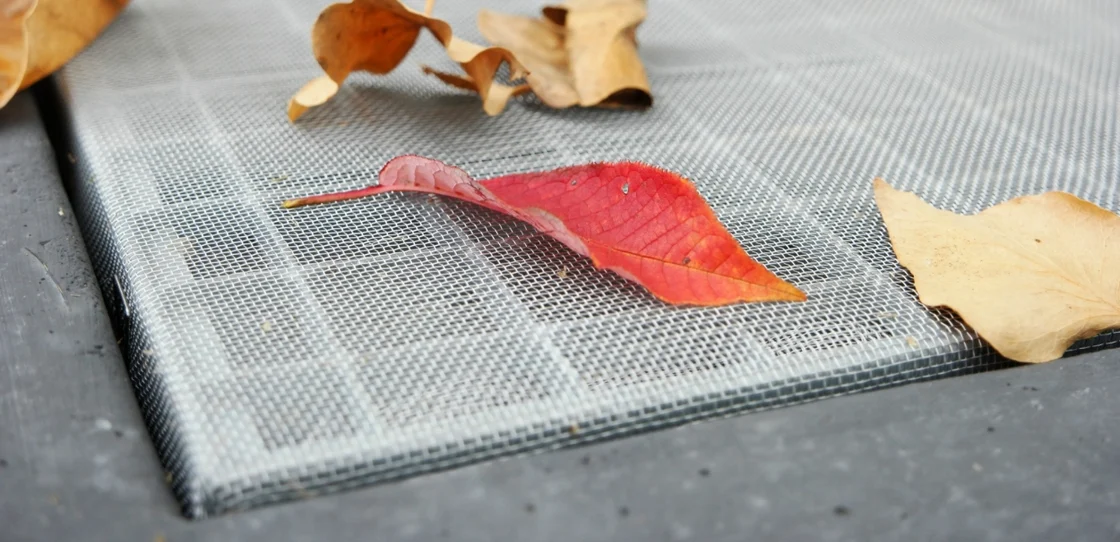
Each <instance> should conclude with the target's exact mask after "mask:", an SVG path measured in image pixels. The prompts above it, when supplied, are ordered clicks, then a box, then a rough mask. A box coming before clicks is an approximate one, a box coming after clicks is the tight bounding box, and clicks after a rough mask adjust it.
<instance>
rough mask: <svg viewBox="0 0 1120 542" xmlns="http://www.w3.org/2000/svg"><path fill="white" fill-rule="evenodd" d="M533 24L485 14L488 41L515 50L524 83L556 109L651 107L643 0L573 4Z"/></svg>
mask: <svg viewBox="0 0 1120 542" xmlns="http://www.w3.org/2000/svg"><path fill="white" fill-rule="evenodd" d="M542 15H543V16H542V17H541V18H540V19H534V18H531V17H524V16H519V15H507V14H502V13H496V12H492V11H486V10H483V11H482V12H481V13H479V16H478V28H479V31H481V32H482V35H483V36H484V37H485V38H486V39H487V41H489V42H491V43H493V44H495V45H498V46H501V47H505V48H507V49H509V50H510V51H513V53H514V54H515V55H517V58H518V59H520V60H521V61H522V62H523V63H524V64H525V66H526V67H527V68H528V69H529V75H528V76H527V77H526V82H527V83H528V84H529V86H530V87H532V89H533V92H534V93H536V94H537V96H539V97H540V99H541V101H543V102H544V103H545V104H547V105H549V106H551V107H555V108H566V107H571V106H574V105H579V106H583V107H592V106H596V107H624V108H646V107H649V106H651V105H652V104H653V98H652V95H651V93H650V87H649V80H648V78H647V75H646V71H645V66H643V64H642V61H641V58H640V57H639V55H638V44H637V40H636V38H635V31H636V29H637V27H638V26H639V25H640V24H641V23H642V22H643V21H644V20H645V17H646V5H645V2H643V1H642V0H575V1H569V2H566V3H564V4H562V5H559V6H547V7H545V8H544V9H543V12H542Z"/></svg>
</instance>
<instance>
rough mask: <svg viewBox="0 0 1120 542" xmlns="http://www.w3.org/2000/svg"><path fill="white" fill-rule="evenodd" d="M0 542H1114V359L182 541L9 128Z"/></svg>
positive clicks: (573, 453)
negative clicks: (970, 541) (390, 541)
mask: <svg viewBox="0 0 1120 542" xmlns="http://www.w3.org/2000/svg"><path fill="white" fill-rule="evenodd" d="M0 172H2V176H0V194H3V198H0V323H2V324H3V325H2V329H0V541H3V542H15V541H31V540H35V541H40V540H42V541H60V540H83V541H114V542H116V541H131V540H143V541H166V542H179V541H185V540H269V541H274V540H395V541H408V540H443V539H446V540H470V541H475V540H477V541H493V540H510V541H513V540H517V541H522V540H525V541H528V540H564V541H567V540H587V541H593V540H636V541H643V542H644V541H653V540H699V541H705V542H707V541H722V540H729V541H730V540H736V541H738V540H853V541H856V540H859V541H864V540H906V541H917V540H990V541H997V540H1000V541H1002V540H1006V541H1016V542H1022V541H1030V540H1094V541H1095V540H1120V446H1118V445H1120V421H1118V420H1120V415H1118V413H1120V353H1118V352H1117V351H1116V350H1113V351H1110V352H1102V353H1096V354H1089V355H1083V356H1078V357H1075V358H1070V359H1065V360H1060V361H1057V362H1053V363H1050V364H1044V365H1038V366H1023V367H1016V368H1013V369H1008V370H1004V371H998V372H991V373H984V374H978V375H973V376H967V377H959V378H954V379H949V380H941V381H936V382H928V383H920V384H912V385H908V386H904V387H899V388H892V389H887V390H881V391H875V392H869V393H864V394H860V395H855V396H849V397H843V398H838V399H832V400H826V401H819V402H815V403H810V404H805V405H799V406H793V407H788V408H784V409H780V410H774V411H769V412H762V413H756V414H751V415H745V416H739V417H734V418H728V419H721V420H715V421H709V422H704V423H697V424H692V425H689V426H685V427H681V428H678V429H673V430H668V431H663V432H658V433H653V434H648V435H644V436H638V437H633V438H628V439H625V440H620V441H615V442H609V443H603V444H598V445H593V446H588V447H585V448H579V449H571V450H566V451H562V452H554V453H545V454H539V455H533V456H527V457H515V458H511V459H507V460H503V461H497V462H491V463H486V464H480V465H476V466H472V467H468V468H462V469H458V470H453V471H448V472H443V473H438V474H433V475H428V476H423V477H419V478H414V479H411V480H407V481H404V482H401V483H394V484H387V485H382V486H378V487H372V488H366V489H360V490H355V491H351V492H348V493H344V494H339V495H333V496H328V497H320V498H314V499H310V500H307V501H302V502H297V503H290V504H284V505H277V506H272V507H268V508H264V509H260V510H256V511H252V512H246V513H239V514H232V515H227V516H224V517H220V518H215V519H211V520H206V521H200V522H189V521H187V520H185V519H183V518H182V517H181V516H180V515H179V510H178V505H177V503H176V502H175V501H174V499H173V498H172V496H171V493H170V492H169V490H168V489H167V487H166V484H165V482H164V473H163V470H162V468H161V467H160V464H159V462H158V459H157V457H156V455H155V452H154V450H153V448H152V446H151V443H150V439H149V437H148V434H147V432H146V430H145V428H144V426H143V422H142V420H141V417H140V413H139V410H138V407H137V405H136V402H135V399H134V398H133V395H132V393H131V388H130V385H129V382H128V378H127V374H126V372H125V367H124V362H123V361H122V359H121V357H120V352H119V350H118V349H117V346H116V343H115V339H114V337H113V334H112V331H111V328H110V325H109V322H108V320H107V317H106V316H105V312H104V310H103V306H102V300H101V298H100V294H99V292H98V290H97V288H96V286H95V282H94V280H93V277H92V275H91V270H90V267H89V262H88V258H87V256H86V253H85V251H84V247H83V244H82V241H81V238H80V235H79V233H78V230H77V227H76V225H75V224H74V223H73V221H72V220H71V213H70V210H69V206H68V204H67V200H66V197H65V192H64V190H63V188H62V185H61V183H60V182H59V180H58V175H57V167H56V165H55V162H54V157H53V155H52V151H51V147H50V144H49V142H48V140H47V138H46V136H45V134H44V131H43V129H42V126H41V124H40V123H39V120H38V118H37V115H36V112H35V103H34V101H33V100H32V99H31V97H30V96H29V95H27V94H26V93H23V94H20V95H19V96H17V97H16V99H15V100H14V101H13V103H11V104H10V105H9V106H8V107H6V108H4V109H3V110H0Z"/></svg>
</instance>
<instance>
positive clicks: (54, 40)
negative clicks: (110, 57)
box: [0, 0, 128, 107]
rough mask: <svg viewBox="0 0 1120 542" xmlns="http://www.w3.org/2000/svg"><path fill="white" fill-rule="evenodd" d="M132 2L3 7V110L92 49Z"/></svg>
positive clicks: (60, 1)
mask: <svg viewBox="0 0 1120 542" xmlns="http://www.w3.org/2000/svg"><path fill="white" fill-rule="evenodd" d="M126 5H128V0H3V1H2V2H0V107H3V106H4V105H6V104H7V103H8V101H9V100H11V99H12V96H14V95H15V93H16V92H18V91H20V90H22V89H25V88H27V87H29V86H31V85H33V84H35V83H36V82H38V81H39V80H40V79H42V78H43V77H46V76H48V75H50V74H51V73H53V72H54V71H55V70H57V69H58V68H60V67H62V65H64V64H66V63H67V62H68V61H70V59H71V58H73V57H74V55H76V54H78V52H80V51H81V50H82V49H84V48H85V47H86V46H87V45H89V44H90V42H92V41H93V40H94V39H95V38H96V37H97V36H98V35H99V34H101V31H102V30H104V29H105V27H106V26H108V25H109V23H110V22H112V21H113V19H115V18H116V17H117V15H118V14H119V13H120V12H121V10H123V9H124V8H125V6H126Z"/></svg>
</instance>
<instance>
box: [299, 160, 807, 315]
mask: <svg viewBox="0 0 1120 542" xmlns="http://www.w3.org/2000/svg"><path fill="white" fill-rule="evenodd" d="M378 182H379V184H377V185H375V186H370V187H367V188H362V189H359V190H352V191H349V192H340V193H336V194H324V195H320V196H311V197H306V198H299V199H293V200H288V201H285V202H284V207H299V206H301V205H308V204H312V203H325V202H330V201H340V200H347V199H353V198H359V197H363V196H370V195H374V194H380V193H382V192H399V191H412V192H430V193H434V194H441V195H445V196H452V197H455V198H459V199H462V200H466V201H470V202H473V203H476V204H478V205H482V206H484V207H488V208H490V209H493V210H495V211H499V212H502V213H506V214H508V215H512V216H514V217H516V218H518V219H521V220H524V221H525V222H528V223H529V224H532V225H533V226H534V227H535V228H537V229H538V230H540V231H541V232H544V233H546V234H548V235H550V236H552V237H553V238H555V239H557V240H559V241H560V242H561V243H564V245H566V246H567V247H568V248H570V249H572V250H574V251H576V252H578V253H579V254H582V255H583V256H587V257H589V258H591V261H592V262H593V263H594V264H595V267H597V268H600V269H610V270H611V271H614V272H615V273H618V274H619V275H621V276H623V277H625V278H627V279H630V280H632V281H634V282H637V283H638V284H641V285H642V286H644V287H646V289H648V290H649V291H650V292H651V293H652V294H653V295H655V296H657V297H658V298H659V299H661V300H662V301H665V302H667V303H672V304H678V305H725V304H729V303H734V302H737V301H747V302H752V301H804V300H805V294H804V293H803V292H801V291H800V290H798V289H797V288H795V287H794V286H793V285H791V284H789V283H787V282H785V281H783V280H781V279H779V278H778V277H776V276H774V275H773V274H772V273H770V271H768V270H767V269H766V268H765V267H763V266H762V265H760V264H759V263H758V262H756V261H754V260H752V259H751V258H750V256H747V253H746V252H744V251H743V249H742V247H740V246H739V244H738V243H737V242H736V241H735V238H733V237H732V236H731V234H729V233H728V232H727V230H726V229H725V228H724V227H723V225H722V224H720V222H719V219H718V218H716V215H715V213H713V212H712V210H711V208H710V207H708V204H707V203H706V202H705V201H704V198H703V197H701V196H700V194H699V193H698V192H697V191H696V188H695V187H694V186H693V185H692V183H690V182H689V181H688V180H687V179H685V178H683V177H681V176H679V175H676V174H674V173H671V172H668V171H665V170H663V169H660V168H656V167H653V166H649V165H646V164H641V163H637V162H619V163H596V164H588V165H582V166H572V167H565V168H560V169H556V170H553V171H546V172H540V173H521V174H516V175H507V176H504V177H496V178H493V179H487V180H482V181H476V180H474V179H471V178H470V176H469V175H467V174H466V172H464V171H463V170H461V169H459V168H457V167H454V166H450V165H447V164H444V163H442V162H439V161H436V160H432V159H429V158H423V157H420V156H411V155H409V156H399V157H397V158H394V159H392V160H390V161H389V162H388V163H387V164H385V167H383V168H382V169H381V173H380V175H379V176H378Z"/></svg>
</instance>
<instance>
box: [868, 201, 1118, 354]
mask: <svg viewBox="0 0 1120 542" xmlns="http://www.w3.org/2000/svg"><path fill="white" fill-rule="evenodd" d="M875 199H876V201H877V202H878V205H879V210H880V212H881V213H882V215H883V221H884V222H885V223H886V226H887V230H888V232H889V234H890V239H891V244H892V245H893V246H894V251H895V254H896V255H897V256H898V260H899V262H901V263H902V265H903V266H905V267H906V268H907V269H909V270H910V272H911V273H912V274H913V275H914V286H915V288H916V289H917V291H918V296H919V298H920V300H921V301H922V303H924V304H926V305H927V306H931V307H948V308H950V309H952V310H954V311H955V312H956V313H957V314H959V315H960V317H961V318H962V319H963V320H964V321H965V323H967V324H968V325H969V326H972V328H973V329H975V330H976V332H977V333H979V334H980V336H981V337H982V338H984V339H985V340H986V341H988V342H989V343H990V344H991V345H992V347H993V348H995V349H996V350H997V351H998V352H999V353H1000V354H1002V355H1003V356H1005V357H1007V358H1010V359H1013V360H1016V361H1021V362H1028V363H1040V362H1046V361H1052V360H1054V359H1058V358H1060V357H1061V356H1062V355H1063V354H1064V353H1065V351H1066V350H1067V349H1068V348H1069V347H1070V345H1072V344H1073V343H1074V342H1076V341H1078V340H1081V339H1086V338H1089V337H1092V336H1094V335H1097V334H1098V333H1100V332H1102V331H1105V330H1109V329H1114V328H1120V216H1117V215H1116V214H1113V213H1110V212H1108V211H1106V210H1104V209H1102V208H1100V207H1098V206H1096V205H1094V204H1092V203H1090V202H1087V201H1085V200H1082V199H1080V198H1077V197H1076V196H1073V195H1070V194H1067V193H1065V192H1048V193H1045V194H1041V195H1035V196H1025V197H1020V198H1016V199H1013V200H1010V201H1006V202H1004V203H1001V204H999V205H996V206H994V207H990V208H988V209H985V210H984V211H982V212H980V213H977V214H975V215H971V216H962V215H957V214H954V213H951V212H948V211H943V210H939V209H936V208H934V207H932V206H930V205H929V204H927V203H926V202H924V201H922V200H921V198H919V197H918V196H916V195H914V194H910V193H907V192H902V191H899V190H896V189H894V188H892V187H891V186H890V185H889V184H887V182H886V181H884V180H882V179H875Z"/></svg>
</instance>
